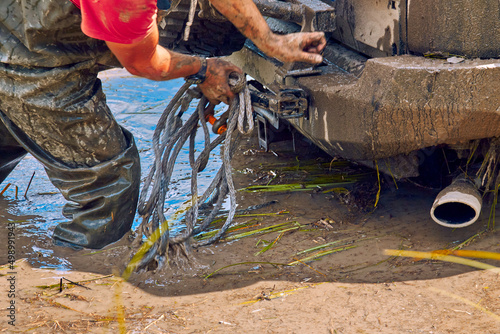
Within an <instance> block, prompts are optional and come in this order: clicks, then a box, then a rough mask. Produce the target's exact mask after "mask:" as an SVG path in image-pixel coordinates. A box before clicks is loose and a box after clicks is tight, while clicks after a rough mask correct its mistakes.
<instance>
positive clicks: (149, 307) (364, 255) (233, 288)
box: [0, 136, 500, 333]
mask: <svg viewBox="0 0 500 334" xmlns="http://www.w3.org/2000/svg"><path fill="white" fill-rule="evenodd" d="M296 144H297V148H298V151H297V152H294V151H293V149H292V147H293V145H292V142H291V141H283V142H279V143H273V144H271V151H270V152H263V151H262V150H260V149H259V147H258V145H257V140H256V138H255V136H249V137H244V138H243V140H242V141H241V145H240V147H239V148H238V151H237V153H236V156H235V159H234V162H233V167H234V170H235V172H234V176H235V182H236V184H237V187H238V188H244V187H247V186H249V185H265V184H268V183H270V184H279V183H291V182H295V181H297V182H301V180H302V181H303V180H305V179H307V178H308V177H309V178H310V177H311V175H315V174H316V173H317V172H318V171H319V172H323V173H324V174H327V175H328V174H330V175H342V174H346V175H347V174H359V173H366V174H367V177H366V178H365V180H364V181H363V182H359V183H356V184H354V185H348V186H342V187H345V188H346V190H347V192H345V191H340V190H339V191H327V192H325V189H319V188H318V189H316V190H313V191H297V192H279V193H272V192H271V193H249V192H239V193H238V197H237V200H238V204H239V207H238V208H246V207H249V206H251V205H256V204H262V203H267V202H269V201H277V203H275V204H273V205H270V206H267V207H265V208H262V209H260V210H258V211H257V212H254V211H252V212H250V213H251V214H254V213H259V214H262V215H261V216H256V217H255V216H254V217H249V216H245V217H239V218H237V220H236V223H245V222H250V223H252V224H251V225H253V227H251V228H248V229H246V230H252V229H257V228H262V227H265V226H273V225H276V224H285V223H289V225H287V226H289V227H293V226H297V228H296V229H290V230H288V231H285V232H283V233H281V232H274V233H269V234H262V235H256V236H251V237H246V238H240V239H237V240H233V241H227V242H224V241H221V242H219V243H217V244H215V245H212V246H208V247H202V248H196V249H191V250H190V253H189V262H186V259H181V260H182V261H178V262H177V264H176V263H173V264H172V265H171V266H170V267H168V268H167V267H165V268H162V269H160V270H156V271H148V272H141V273H136V274H133V275H132V277H131V278H130V280H129V281H128V282H121V281H120V279H119V278H118V276H119V274H120V273H121V272H122V271H123V269H124V268H125V266H126V265H127V263H128V260H129V259H130V254H131V252H132V251H133V250H131V249H130V247H131V238H129V237H128V236H126V237H124V238H123V239H122V240H120V241H119V242H117V243H115V244H113V245H109V246H108V247H106V248H105V249H103V250H102V251H95V250H88V249H84V250H80V251H74V250H71V249H68V248H63V247H57V246H54V245H52V242H51V239H50V233H39V234H34V233H33V229H34V228H35V227H34V225H36V224H34V222H36V221H43V212H40V213H39V216H40V217H38V218H35V219H33V217H31V216H23V215H18V214H15V212H16V210H15V207H16V205H17V204H16V202H15V201H13V200H12V199H8V198H7V199H6V198H3V199H0V221H1V225H0V228H1V231H0V245H7V244H8V241H7V238H8V227H9V223H11V224H12V223H14V224H15V247H16V248H15V250H16V254H15V256H16V259H17V260H18V262H17V263H16V267H15V268H9V266H3V267H1V269H0V275H2V276H1V277H0V289H1V290H2V291H8V290H9V289H10V282H11V281H9V280H8V279H9V278H10V277H11V276H15V297H13V298H10V297H7V298H4V297H2V298H0V307H1V311H0V330H3V331H5V332H16V331H27V332H29V333H59V332H60V333H64V332H65V333H83V332H90V333H115V332H120V331H122V332H123V333H499V332H500V289H499V288H500V284H499V279H498V278H499V277H498V274H495V273H492V272H489V271H480V270H476V269H473V268H471V267H468V266H463V265H459V264H452V263H445V262H442V261H428V260H419V259H412V258H394V257H389V256H387V255H384V252H383V251H384V249H406V250H417V251H433V250H437V249H447V248H453V247H455V246H458V245H459V244H461V243H463V242H464V241H466V240H467V239H469V238H470V237H472V236H474V235H477V234H478V233H481V234H480V235H479V236H478V237H477V238H475V239H474V240H473V241H472V242H470V243H469V244H467V245H465V246H464V247H463V248H464V249H474V250H483V251H492V252H497V251H498V248H499V247H498V246H499V241H498V240H499V238H498V234H499V233H498V231H497V230H494V231H490V232H484V233H483V232H482V231H484V230H485V228H486V226H487V223H488V214H489V207H487V206H486V207H485V209H483V213H482V215H481V217H480V220H479V221H478V222H477V223H475V224H473V225H471V226H470V227H467V228H463V229H455V230H453V229H448V228H445V227H442V226H439V225H437V224H435V223H434V222H433V221H432V220H431V218H430V217H429V209H430V206H431V204H432V202H433V199H434V197H435V196H436V195H437V192H438V190H435V189H425V188H421V187H417V186H415V185H414V184H411V183H407V182H398V183H397V186H398V188H397V189H396V187H395V186H394V185H393V184H391V182H389V181H390V180H386V179H385V178H383V179H382V185H381V193H380V199H379V201H378V203H377V207H376V208H374V203H375V201H376V194H377V191H378V181H377V177H376V174H375V173H374V172H373V171H371V170H367V169H364V168H362V167H359V166H355V165H350V164H343V163H340V164H337V163H336V162H335V161H334V162H332V159H331V158H330V157H328V156H326V155H324V154H323V153H321V152H320V151H319V150H317V149H315V148H314V147H312V146H309V145H308V144H307V143H305V142H302V141H298V142H297V143H296ZM325 166H326V167H325ZM329 166H331V167H329ZM284 167H287V168H284ZM290 167H291V168H290ZM339 188H340V187H339ZM277 213H279V214H277ZM299 225H300V228H299V227H298V226H299ZM246 230H245V231H246ZM240 232H241V231H240ZM236 233H237V232H233V233H232V235H234V234H236ZM230 235H231V234H230ZM272 242H275V244H274V246H273V247H271V248H270V249H269V250H267V251H265V252H263V253H261V254H257V253H258V252H259V251H262V250H263V246H265V245H267V244H269V243H272ZM329 242H338V245H342V247H340V248H341V249H340V250H339V249H337V250H336V252H332V253H330V254H327V255H324V256H322V257H320V258H319V259H318V260H315V261H306V260H304V261H302V260H303V259H304V258H305V257H306V256H307V255H308V254H311V253H300V252H301V251H304V250H307V249H310V248H311V247H315V246H319V245H324V244H326V243H329ZM333 248H334V247H330V248H325V249H328V250H331V249H333ZM132 253H133V252H132ZM297 253H299V254H297ZM7 261H8V258H7V248H6V247H5V250H2V251H1V252H0V265H3V264H6V263H7ZM294 261H296V264H295V265H288V264H290V263H292V262H294ZM481 262H484V263H489V264H492V265H497V261H492V260H481ZM51 266H52V267H57V268H63V269H64V268H70V269H71V270H54V269H47V268H45V269H40V267H51ZM10 272H11V273H14V274H9V273H10ZM214 272H215V273H214ZM210 274H213V275H211V276H210V277H209V278H206V276H207V275H210ZM62 277H64V278H65V279H64V280H63V283H66V284H65V285H63V289H62V291H60V286H59V284H60V282H61V278H62ZM67 280H70V281H73V282H81V283H80V285H68V284H67V283H69V282H68V281H67ZM50 285H55V286H54V287H51V288H47V287H45V288H41V287H40V286H50ZM4 296H7V294H6V293H5V292H4ZM12 300H14V301H15V305H16V313H15V316H16V326H15V327H12V326H10V325H9V324H8V321H9V318H8V315H9V310H8V309H7V307H8V306H9V305H10V304H9V303H10V301H12Z"/></svg>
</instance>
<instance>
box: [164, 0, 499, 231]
mask: <svg viewBox="0 0 500 334" xmlns="http://www.w3.org/2000/svg"><path fill="white" fill-rule="evenodd" d="M254 2H255V3H256V5H257V6H258V8H259V9H260V10H261V12H262V13H263V15H264V16H265V17H266V18H267V21H268V23H269V26H270V27H271V29H273V31H275V32H277V33H291V32H298V31H315V30H320V31H324V32H325V33H326V35H327V38H328V45H327V47H326V49H325V50H324V53H323V55H324V62H323V63H322V64H320V65H319V66H311V65H307V64H298V63H294V64H287V63H281V62H279V61H277V60H276V59H270V58H268V57H266V56H265V55H264V54H263V53H262V52H260V51H259V50H258V49H257V48H256V47H255V46H254V45H253V44H252V43H251V42H249V41H245V39H244V38H243V36H241V34H239V33H238V32H237V31H236V30H235V29H234V27H232V26H231V24H230V23H229V22H227V21H225V20H224V19H223V18H222V17H221V16H220V15H218V13H217V12H216V11H215V10H214V9H213V8H211V7H210V5H209V4H208V3H207V2H206V1H205V0H204V1H201V0H200V1H199V4H198V5H199V7H198V11H197V15H195V19H194V22H193V25H192V28H191V36H190V37H189V39H188V40H187V41H185V40H184V39H183V33H184V30H183V29H184V25H185V23H186V20H187V16H188V14H187V13H188V11H189V6H190V1H184V0H177V1H173V2H172V3H169V4H166V3H165V4H166V5H170V7H169V9H168V10H167V11H165V12H163V14H164V16H163V17H162V18H161V20H160V27H161V29H162V38H163V44H164V45H166V46H168V47H171V48H173V49H176V50H180V51H186V52H190V53H198V54H202V55H209V56H221V55H228V54H232V55H231V56H230V57H229V59H230V60H231V61H232V62H233V63H235V64H236V65H238V66H240V67H241V68H242V69H243V70H244V71H245V72H246V73H247V74H248V75H249V76H251V77H252V78H253V79H254V80H253V81H252V89H253V102H254V110H255V113H256V118H257V121H258V124H259V126H258V130H259V131H258V136H259V142H260V143H261V145H262V146H263V147H264V148H267V147H268V146H269V145H270V143H271V142H272V141H273V137H277V136H276V132H279V131H281V129H282V128H283V126H287V125H288V126H291V127H293V129H294V130H296V131H298V132H300V133H301V134H303V135H304V136H305V137H306V138H308V139H309V140H311V141H312V142H313V143H314V144H315V145H317V146H318V147H320V148H321V149H322V150H324V151H325V152H327V153H328V154H330V155H331V156H340V157H342V158H345V159H348V160H351V161H355V162H357V163H359V164H362V165H366V166H369V167H372V168H376V169H377V170H379V171H380V172H382V173H383V174H385V175H386V176H387V177H388V179H390V178H393V177H394V178H396V179H402V178H417V180H418V182H420V183H422V184H424V185H426V186H430V187H433V188H439V189H443V191H441V193H439V195H438V197H437V198H436V201H435V203H434V206H433V207H432V209H431V216H432V218H433V219H434V220H435V221H436V222H437V223H439V224H441V225H444V226H449V227H463V226H468V225H470V224H472V223H474V222H475V221H476V220H477V218H478V217H479V214H480V211H481V206H482V197H483V195H484V194H486V193H489V192H490V191H491V190H493V192H495V193H496V191H497V190H498V186H497V185H498V184H499V180H500V179H497V176H498V167H497V163H498V155H499V153H500V146H498V145H499V141H498V140H497V139H496V138H497V137H498V136H500V59H499V58H500V19H499V17H500V3H499V2H498V1H497V0H481V1H475V0H457V1H446V0H432V1H431V0H420V1H409V0H397V1H393V0H386V1H372V0H337V1H330V0H287V1H277V0H254ZM166 7H167V6H166ZM174 27H175V29H174ZM179 27H182V28H181V29H179ZM176 29H177V30H176ZM240 49H241V50H240ZM236 50H238V51H237V52H234V51H236ZM233 52H234V53H233ZM450 184H451V185H450ZM495 197H496V195H495Z"/></svg>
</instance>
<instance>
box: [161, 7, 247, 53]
mask: <svg viewBox="0 0 500 334" xmlns="http://www.w3.org/2000/svg"><path fill="white" fill-rule="evenodd" d="M189 6H190V1H186V0H178V1H175V2H172V3H171V6H170V8H169V9H168V10H167V11H164V12H163V13H160V15H162V14H163V15H165V16H164V17H163V19H162V20H161V21H160V23H159V27H158V28H159V30H160V42H159V43H160V45H162V46H163V47H165V48H167V49H169V50H173V51H176V52H180V53H185V54H191V55H199V56H205V57H220V56H227V55H230V54H232V53H233V52H236V51H238V50H240V49H241V48H242V47H243V45H244V43H245V40H246V38H245V36H243V35H242V34H241V33H240V32H239V31H238V30H237V29H236V28H235V27H234V26H233V24H232V23H231V22H229V21H210V20H206V19H200V18H199V17H198V15H197V14H195V17H194V21H193V24H192V26H191V31H190V34H189V39H188V40H187V41H184V40H183V36H184V29H185V26H186V22H187V17H188V13H189Z"/></svg>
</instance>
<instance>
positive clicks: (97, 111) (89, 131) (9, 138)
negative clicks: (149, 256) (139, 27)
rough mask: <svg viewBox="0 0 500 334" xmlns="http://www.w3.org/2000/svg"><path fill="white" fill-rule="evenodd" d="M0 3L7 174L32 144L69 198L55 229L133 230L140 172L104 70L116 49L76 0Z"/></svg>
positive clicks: (65, 234)
mask: <svg viewBox="0 0 500 334" xmlns="http://www.w3.org/2000/svg"><path fill="white" fill-rule="evenodd" d="M0 3H1V5H0V6H1V8H2V10H1V11H0V119H1V121H0V182H2V181H3V180H4V179H5V178H6V177H7V175H8V174H9V173H10V172H11V171H12V170H13V169H14V167H15V166H16V165H17V164H18V163H19V161H20V160H21V159H22V158H23V157H24V156H25V155H26V154H27V152H29V153H31V154H32V155H33V156H34V157H35V158H36V159H38V160H39V161H40V162H41V163H42V164H43V166H44V167H45V170H46V172H47V175H48V176H49V178H50V181H51V182H52V183H53V184H54V186H56V187H57V188H58V189H59V190H60V191H61V193H62V195H63V196H64V198H66V200H68V201H69V203H67V204H66V205H65V206H64V208H63V215H64V216H65V217H67V218H68V219H70V221H69V222H66V223H61V224H60V225H58V226H57V227H56V229H55V230H54V235H53V237H54V239H55V240H58V241H63V243H64V242H67V243H70V244H74V245H79V246H84V247H88V248H101V247H103V246H105V245H107V244H109V243H111V242H114V241H116V240H118V239H120V238H121V237H122V236H123V235H124V234H125V233H126V232H127V231H129V230H130V227H131V225H132V221H133V218H134V214H135V210H136V205H137V199H138V194H139V182H140V165H139V155H138V153H137V148H136V146H135V143H134V139H133V137H132V135H131V134H130V133H129V132H128V131H127V130H125V129H123V128H122V127H120V126H119V125H118V124H117V122H116V120H115V119H114V117H113V115H112V114H111V112H110V110H109V108H108V106H107V105H106V99H105V95H104V93H103V92H102V88H101V82H100V80H99V79H98V78H97V74H98V71H99V70H100V69H102V66H101V65H100V64H101V63H103V62H107V61H109V60H110V59H111V58H112V56H111V53H110V51H109V50H108V49H107V47H106V44H105V43H104V42H103V41H99V40H96V39H92V38H89V37H87V36H85V35H84V34H83V33H82V31H81V29H80V21H81V17H80V11H79V9H78V8H77V7H76V6H74V5H73V4H72V3H71V2H70V1H69V0H0Z"/></svg>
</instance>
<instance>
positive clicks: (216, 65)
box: [199, 58, 243, 104]
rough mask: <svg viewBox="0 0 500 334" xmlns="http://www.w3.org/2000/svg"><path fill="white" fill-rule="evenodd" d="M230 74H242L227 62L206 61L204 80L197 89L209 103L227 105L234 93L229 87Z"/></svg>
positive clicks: (212, 59)
mask: <svg viewBox="0 0 500 334" xmlns="http://www.w3.org/2000/svg"><path fill="white" fill-rule="evenodd" d="M232 72H236V73H240V74H242V73H243V71H242V70H241V69H240V68H239V67H237V66H235V65H233V64H231V63H229V62H227V61H224V60H221V59H217V58H209V59H207V74H206V79H205V81H204V82H203V83H201V84H200V85H199V87H200V89H201V91H202V92H203V95H205V96H206V97H207V99H208V100H209V101H210V102H212V103H214V104H218V103H219V102H224V103H226V104H229V102H230V101H231V100H232V99H233V98H234V93H233V92H232V91H231V87H229V74H231V73H232Z"/></svg>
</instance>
